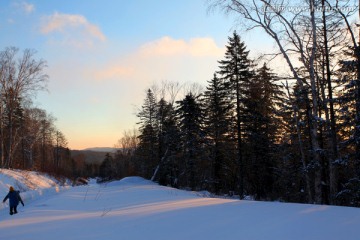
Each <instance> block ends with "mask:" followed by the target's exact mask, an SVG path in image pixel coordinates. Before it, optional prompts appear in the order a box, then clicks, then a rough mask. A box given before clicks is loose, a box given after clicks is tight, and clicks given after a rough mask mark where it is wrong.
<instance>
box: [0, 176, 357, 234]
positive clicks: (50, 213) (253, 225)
mask: <svg viewBox="0 0 360 240" xmlns="http://www.w3.org/2000/svg"><path fill="white" fill-rule="evenodd" d="M1 180H2V179H1ZM1 180H0V181H1ZM25 204H26V205H25V207H24V208H23V207H22V206H20V207H19V209H20V213H19V214H17V215H13V216H10V215H8V211H7V209H6V210H5V209H3V210H1V211H0V238H1V239H21V240H24V239H37V240H41V239H53V240H62V239H84V240H85V239H86V240H89V239H124V240H132V239H150V240H151V239H154V240H162V239H164V240H165V239H166V240H169V239H204V240H211V239H216V240H222V239H236V240H241V239H244V240H249V239H250V240H258V239H259V240H260V239H262V240H265V239H266V240H281V239H284V240H285V239H286V240H296V239H307V240H312V239H314V240H315V239H316V240H322V239H323V240H331V239H334V240H335V239H347V240H352V239H354V240H355V239H360V228H359V226H360V209H356V208H346V207H330V206H317V205H306V204H284V203H270V202H255V201H239V200H231V199H219V198H204V197H201V196H200V195H199V194H197V193H193V192H186V191H181V190H176V189H172V188H168V187H162V186H159V185H157V184H154V183H152V182H150V181H147V180H144V179H142V178H139V177H131V178H125V179H123V180H121V181H117V182H112V183H109V184H107V185H97V184H91V185H89V186H80V187H73V188H70V189H69V190H67V191H60V192H59V193H54V194H48V195H46V196H44V197H41V198H39V199H37V200H33V201H32V202H30V203H28V204H27V203H26V202H25Z"/></svg>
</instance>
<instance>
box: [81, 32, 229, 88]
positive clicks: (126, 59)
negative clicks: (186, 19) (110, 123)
mask: <svg viewBox="0 0 360 240" xmlns="http://www.w3.org/2000/svg"><path fill="white" fill-rule="evenodd" d="M224 53H225V48H222V47H218V46H217V45H216V43H215V41H214V40H213V39H212V38H209V37H206V38H192V39H190V40H184V39H173V38H171V37H167V36H165V37H162V38H160V39H157V40H154V41H151V42H148V43H145V44H143V45H141V46H140V47H139V48H138V49H137V50H136V51H134V52H132V53H130V54H129V55H127V56H124V55H123V56H122V57H120V58H115V59H113V60H111V61H109V62H108V63H106V64H105V65H103V66H102V67H101V68H97V67H95V68H92V69H90V70H89V72H88V74H89V77H91V76H92V77H95V78H96V81H98V82H102V81H106V80H117V81H127V82H128V81H130V82H131V83H129V84H139V83H140V82H152V81H156V80H163V79H167V80H173V81H177V80H179V81H181V80H183V81H194V80H200V81H202V82H204V81H206V80H208V77H207V76H209V77H210V78H211V76H212V74H213V72H214V71H215V70H216V65H217V60H220V59H221V58H222V57H223V55H224Z"/></svg>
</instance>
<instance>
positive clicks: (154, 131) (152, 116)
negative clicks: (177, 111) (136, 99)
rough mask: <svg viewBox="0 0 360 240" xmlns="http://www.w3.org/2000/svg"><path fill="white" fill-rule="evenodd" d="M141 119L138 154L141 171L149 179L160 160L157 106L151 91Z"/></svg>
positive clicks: (147, 96)
mask: <svg viewBox="0 0 360 240" xmlns="http://www.w3.org/2000/svg"><path fill="white" fill-rule="evenodd" d="M137 116H138V117H139V118H140V122H139V123H138V124H140V128H139V131H140V135H139V139H140V142H139V147H138V149H137V153H138V155H139V156H140V157H139V160H140V163H139V165H140V169H139V171H140V172H141V173H142V174H143V175H144V176H147V177H151V175H152V173H153V171H154V169H155V167H156V164H157V162H158V161H157V159H158V151H157V149H158V126H157V120H156V118H157V104H156V100H155V96H154V94H153V92H152V91H151V90H150V89H149V90H148V91H147V94H146V98H145V101H144V104H143V106H142V109H141V111H140V112H139V113H138V115H137Z"/></svg>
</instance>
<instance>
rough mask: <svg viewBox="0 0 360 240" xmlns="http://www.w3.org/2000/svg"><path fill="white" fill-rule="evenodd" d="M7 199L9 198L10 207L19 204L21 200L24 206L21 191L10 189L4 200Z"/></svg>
mask: <svg viewBox="0 0 360 240" xmlns="http://www.w3.org/2000/svg"><path fill="white" fill-rule="evenodd" d="M7 199H9V205H10V207H16V206H17V205H19V202H21V204H22V205H23V206H24V202H23V200H22V199H21V197H20V191H10V192H9V193H8V194H7V195H6V197H5V198H4V200H3V202H5V201H6V200H7Z"/></svg>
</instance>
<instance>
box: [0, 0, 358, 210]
mask: <svg viewBox="0 0 360 240" xmlns="http://www.w3.org/2000/svg"><path fill="white" fill-rule="evenodd" d="M295 2H296V3H297V2H298V1H294V2H292V4H295ZM283 3H284V2H283V1H276V0H274V1H264V0H254V1H252V2H251V3H249V2H248V1H242V0H235V1H234V0H209V1H208V7H209V11H214V12H220V13H221V14H232V15H235V16H237V17H238V18H239V23H238V25H239V26H240V25H241V27H242V28H243V29H245V31H247V32H249V33H251V31H254V29H260V30H261V31H263V32H264V33H266V34H267V35H268V36H269V37H270V38H271V39H272V40H273V41H274V43H275V46H276V50H277V52H274V53H273V54H263V55H262V56H259V58H256V59H252V58H250V54H249V53H250V51H251V49H247V46H246V43H245V42H244V41H243V40H242V38H241V33H240V32H241V31H234V32H233V33H232V34H231V35H230V36H229V37H228V42H227V44H226V50H225V54H224V56H223V58H222V59H219V60H218V69H213V70H212V71H213V72H214V73H213V76H212V78H211V79H208V81H207V82H206V83H204V84H205V86H204V87H201V86H198V85H190V86H189V85H187V86H184V85H182V84H180V83H175V82H171V81H164V82H162V83H161V84H155V85H153V86H150V87H148V88H145V89H144V90H145V92H146V95H145V98H144V100H143V104H142V105H141V106H140V107H139V110H138V112H137V117H138V122H137V123H136V126H137V127H136V128H134V129H132V130H128V131H125V132H124V134H123V136H122V137H121V139H119V141H118V143H117V144H116V146H117V147H119V148H120V149H121V150H119V151H117V152H116V153H115V154H110V153H109V154H107V155H106V157H105V159H104V161H103V162H102V163H101V165H100V166H95V165H89V164H86V163H84V161H83V160H81V159H72V158H71V156H70V153H69V149H68V148H67V142H66V139H65V136H64V135H63V134H62V133H61V132H60V131H59V130H57V129H56V127H55V125H54V118H53V117H52V116H51V115H49V114H47V113H46V112H45V111H44V110H41V109H38V108H36V107H33V106H32V104H31V96H32V94H34V93H35V92H36V91H39V90H41V89H42V88H44V87H45V85H46V81H47V80H48V76H47V75H46V74H45V73H44V68H45V67H46V62H45V61H43V60H35V59H34V52H33V51H30V50H25V51H24V54H23V55H22V56H21V57H18V58H16V56H17V54H18V49H16V48H6V49H5V50H4V51H2V52H0V87H1V95H0V97H1V105H0V112H1V121H0V140H1V143H0V153H1V167H4V168H24V169H35V170H39V171H46V172H53V173H56V174H62V175H66V176H71V177H78V176H83V177H99V178H100V180H101V181H109V180H112V179H120V178H123V177H126V176H136V175H137V176H142V177H145V178H147V179H151V180H153V181H156V182H158V183H160V184H162V185H167V186H172V187H176V188H181V189H188V190H196V191H198V190H207V191H209V192H211V193H213V194H216V195H221V196H229V197H237V198H240V199H254V200H265V201H284V202H299V203H316V204H330V205H344V206H355V207H359V206H360V127H359V126H360V80H359V79H360V47H359V42H358V36H357V34H358V32H357V31H358V30H357V28H358V26H357V25H356V24H355V23H353V20H354V16H355V15H356V14H357V11H358V6H357V7H356V8H352V4H353V2H351V1H338V0H329V1H325V0H321V1H316V0H309V1H299V4H301V5H299V6H302V5H304V4H307V5H306V8H299V9H296V10H294V9H292V10H290V7H292V6H293V5H291V6H290V5H289V6H283V5H281V4H283ZM279 6H281V7H279ZM278 58H282V59H284V60H285V63H284V69H285V68H286V69H288V74H285V75H284V73H276V72H275V71H274V70H272V69H271V67H270V66H271V64H272V63H273V62H274V61H276V60H277V59H278ZM181 93H183V94H181Z"/></svg>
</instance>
